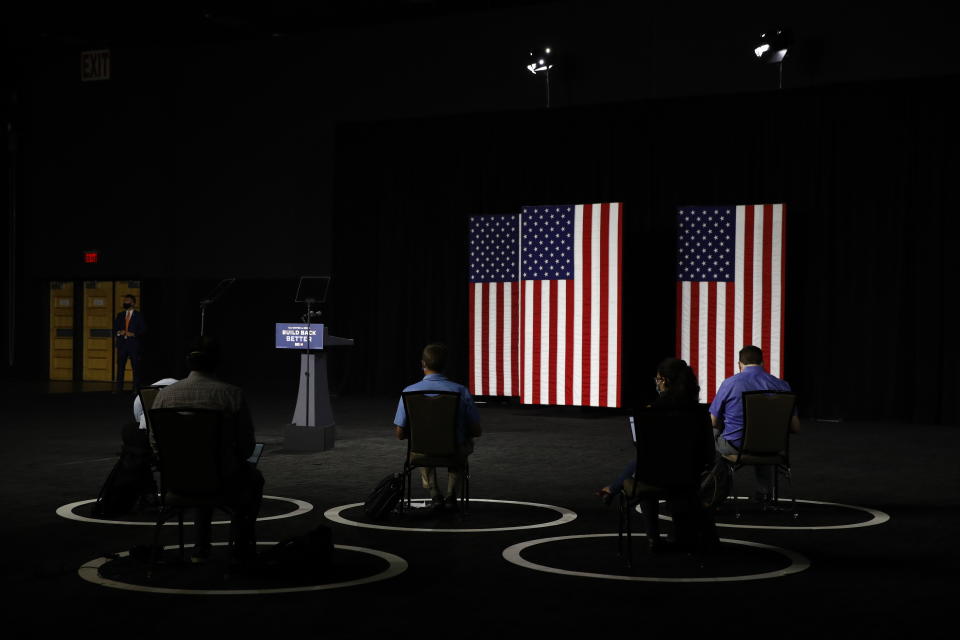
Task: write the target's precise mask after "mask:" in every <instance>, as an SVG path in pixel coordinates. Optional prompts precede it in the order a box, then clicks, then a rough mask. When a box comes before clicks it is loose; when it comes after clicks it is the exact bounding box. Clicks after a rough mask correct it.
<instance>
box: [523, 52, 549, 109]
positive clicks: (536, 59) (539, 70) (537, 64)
mask: <svg viewBox="0 0 960 640" xmlns="http://www.w3.org/2000/svg"><path fill="white" fill-rule="evenodd" d="M550 69H553V50H552V49H551V48H550V47H543V48H542V49H539V50H536V49H535V50H533V51H531V52H530V56H529V58H528V59H527V71H529V72H530V73H532V74H533V75H537V74H540V75H541V76H543V80H544V85H545V87H546V90H547V108H548V109H549V108H550Z"/></svg>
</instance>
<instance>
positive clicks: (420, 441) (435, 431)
mask: <svg viewBox="0 0 960 640" xmlns="http://www.w3.org/2000/svg"><path fill="white" fill-rule="evenodd" d="M403 406H404V407H405V409H406V412H407V426H408V437H409V440H410V446H409V448H410V451H416V452H417V453H422V454H426V455H428V456H453V455H456V454H457V450H458V446H457V445H458V442H457V427H458V424H459V422H458V420H459V413H460V393H459V392H457V391H405V392H403Z"/></svg>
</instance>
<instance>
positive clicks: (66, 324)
mask: <svg viewBox="0 0 960 640" xmlns="http://www.w3.org/2000/svg"><path fill="white" fill-rule="evenodd" d="M73 313H74V308H73V283H72V282H51V283H50V379H51V380H73Z"/></svg>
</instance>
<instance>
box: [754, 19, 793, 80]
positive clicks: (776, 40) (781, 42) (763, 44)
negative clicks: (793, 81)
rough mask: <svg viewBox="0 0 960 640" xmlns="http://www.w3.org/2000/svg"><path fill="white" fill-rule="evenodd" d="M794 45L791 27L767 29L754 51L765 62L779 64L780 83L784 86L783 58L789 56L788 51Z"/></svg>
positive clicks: (758, 58)
mask: <svg viewBox="0 0 960 640" xmlns="http://www.w3.org/2000/svg"><path fill="white" fill-rule="evenodd" d="M792 46H793V34H792V33H790V30H789V29H782V28H781V29H767V30H766V31H764V32H763V33H762V34H760V39H759V41H758V42H757V46H756V47H754V49H753V53H754V55H755V56H757V60H759V61H760V62H762V63H765V64H776V65H778V66H779V76H780V79H779V84H778V87H779V88H780V89H782V88H783V59H784V58H785V57H787V52H788V51H789V50H790V48H791V47H792Z"/></svg>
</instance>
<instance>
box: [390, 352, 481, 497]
mask: <svg viewBox="0 0 960 640" xmlns="http://www.w3.org/2000/svg"><path fill="white" fill-rule="evenodd" d="M446 364H447V347H446V346H445V345H442V344H428V345H427V346H426V347H424V348H423V354H422V356H421V360H420V366H421V367H422V368H423V380H421V381H420V382H417V383H414V384H412V385H410V386H409V387H407V388H406V389H404V391H456V392H458V393H459V394H460V412H459V415H460V422H459V424H458V425H457V441H458V443H459V449H460V454H461V456H462V457H463V458H464V459H466V457H467V456H468V455H470V454H471V453H473V438H476V437H479V436H480V433H481V430H480V414H479V413H478V412H477V407H476V405H475V404H474V403H473V396H471V395H470V392H469V391H468V390H467V388H466V387H464V386H463V385H462V384H457V383H456V382H453V381H452V380H450V379H448V378H447V377H446V376H444V375H443V371H444V369H445V368H446ZM393 424H394V428H395V430H396V433H397V438H399V439H400V440H406V439H407V427H408V424H409V423H408V421H407V411H406V409H405V408H404V406H403V398H400V403H399V404H398V405H397V415H396V417H394V419H393ZM410 453H411V456H416V455H417V452H415V451H411V452H410ZM461 475H462V472H461V468H460V467H447V493H446V495H445V496H442V495H441V494H440V491H439V489H438V488H437V471H436V469H434V468H432V467H420V479H421V481H422V483H423V488H424V489H428V490H429V491H430V498H431V499H432V501H433V505H434V508H436V509H438V510H440V509H444V508H449V509H451V510H454V509H456V506H457V495H458V493H459V489H460V481H461Z"/></svg>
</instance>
